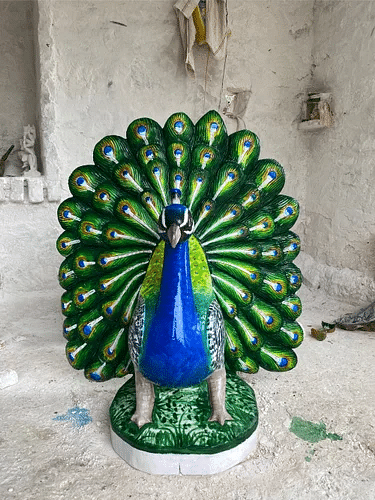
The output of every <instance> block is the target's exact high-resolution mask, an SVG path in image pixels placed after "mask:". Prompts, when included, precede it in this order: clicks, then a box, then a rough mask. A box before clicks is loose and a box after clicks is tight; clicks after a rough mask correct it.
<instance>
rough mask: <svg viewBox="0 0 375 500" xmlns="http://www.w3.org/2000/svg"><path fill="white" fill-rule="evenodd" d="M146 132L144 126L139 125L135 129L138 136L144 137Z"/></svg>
mask: <svg viewBox="0 0 375 500" xmlns="http://www.w3.org/2000/svg"><path fill="white" fill-rule="evenodd" d="M146 131H147V129H146V127H145V126H144V125H140V126H139V127H138V129H137V132H138V134H139V135H145V134H146Z"/></svg>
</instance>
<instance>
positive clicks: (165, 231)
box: [158, 189, 194, 248]
mask: <svg viewBox="0 0 375 500" xmlns="http://www.w3.org/2000/svg"><path fill="white" fill-rule="evenodd" d="M171 197H172V204H171V205H168V206H167V207H165V208H163V211H162V212H161V214H160V217H159V222H158V224H159V234H160V237H161V238H162V239H163V240H165V241H167V242H168V243H169V244H170V245H171V247H172V248H176V246H177V245H178V244H179V243H182V242H184V241H186V240H188V239H189V238H190V236H191V235H192V234H193V231H194V221H193V216H192V215H191V212H190V210H189V209H188V208H187V207H185V205H181V203H180V197H181V191H180V190H179V189H172V190H171Z"/></svg>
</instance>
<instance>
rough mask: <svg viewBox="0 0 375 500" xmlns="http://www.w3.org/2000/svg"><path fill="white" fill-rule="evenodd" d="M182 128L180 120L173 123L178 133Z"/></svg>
mask: <svg viewBox="0 0 375 500" xmlns="http://www.w3.org/2000/svg"><path fill="white" fill-rule="evenodd" d="M183 128H184V124H183V123H182V122H181V121H178V122H176V123H175V124H174V129H175V131H176V132H177V133H178V134H181V132H182V131H183Z"/></svg>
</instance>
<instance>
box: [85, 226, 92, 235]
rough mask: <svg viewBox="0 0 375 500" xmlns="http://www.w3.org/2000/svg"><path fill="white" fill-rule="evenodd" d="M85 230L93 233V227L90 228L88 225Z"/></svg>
mask: <svg viewBox="0 0 375 500" xmlns="http://www.w3.org/2000/svg"><path fill="white" fill-rule="evenodd" d="M85 229H86V231H87V232H88V233H89V232H90V231H91V229H92V227H91V226H89V225H87V226H86V227H85Z"/></svg>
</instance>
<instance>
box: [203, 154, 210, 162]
mask: <svg viewBox="0 0 375 500" xmlns="http://www.w3.org/2000/svg"><path fill="white" fill-rule="evenodd" d="M203 158H205V159H206V160H209V159H210V158H211V153H205V154H204V155H203Z"/></svg>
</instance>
